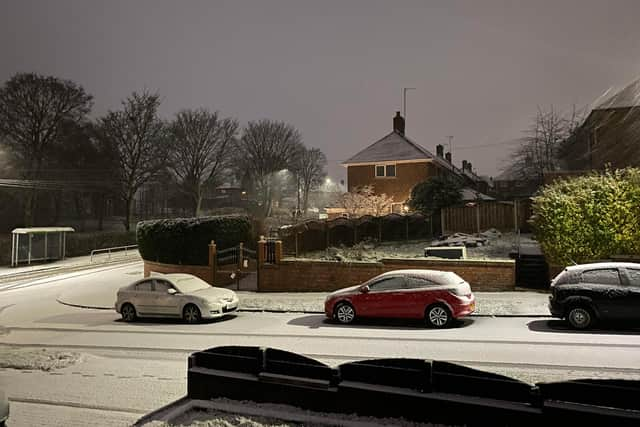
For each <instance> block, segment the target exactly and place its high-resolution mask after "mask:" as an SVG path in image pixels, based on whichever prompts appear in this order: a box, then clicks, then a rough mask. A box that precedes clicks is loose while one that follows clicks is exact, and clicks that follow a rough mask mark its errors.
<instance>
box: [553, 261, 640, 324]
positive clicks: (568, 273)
mask: <svg viewBox="0 0 640 427" xmlns="http://www.w3.org/2000/svg"><path fill="white" fill-rule="evenodd" d="M549 310H550V311H551V314H552V315H553V316H554V317H559V318H561V319H566V320H567V322H569V324H570V325H571V326H573V327H574V328H576V329H587V328H589V327H590V326H592V325H593V324H594V323H595V322H596V321H598V320H640V264H635V263H623V262H605V263H594V264H582V265H574V266H571V267H567V268H565V269H564V271H563V272H561V273H560V274H558V275H557V276H556V277H555V278H554V279H553V281H552V282H551V296H550V297H549Z"/></svg>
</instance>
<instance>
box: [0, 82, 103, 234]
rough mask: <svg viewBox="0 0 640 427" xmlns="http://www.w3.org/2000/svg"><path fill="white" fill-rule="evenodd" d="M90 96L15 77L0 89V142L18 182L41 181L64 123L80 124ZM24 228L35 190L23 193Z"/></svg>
mask: <svg viewBox="0 0 640 427" xmlns="http://www.w3.org/2000/svg"><path fill="white" fill-rule="evenodd" d="M91 106H92V96H91V95H89V94H87V93H86V92H85V91H84V89H83V88H82V87H81V86H79V85H77V84H75V83H74V82H72V81H70V80H61V79H58V78H56V77H47V76H41V75H38V74H33V73H29V74H16V75H15V76H13V77H12V78H11V79H9V80H8V81H7V82H6V83H5V85H4V86H3V87H2V88H0V139H1V140H2V141H4V143H5V144H6V145H7V147H8V148H9V149H10V150H11V154H12V155H13V157H14V158H15V159H16V160H17V162H18V164H19V166H20V168H21V170H22V173H21V178H23V179H30V180H36V179H40V178H41V176H40V175H41V172H42V169H43V167H44V162H45V160H46V158H47V156H48V155H49V154H50V152H51V148H52V145H53V144H54V142H55V141H56V140H57V139H58V137H59V134H60V129H61V125H62V123H64V122H75V123H78V122H81V121H82V120H83V119H84V118H85V117H86V115H87V113H88V112H89V111H90V110H91ZM26 194H27V196H26V200H25V204H24V207H25V212H24V222H25V226H30V225H32V223H33V216H34V206H35V204H36V190H35V189H34V190H29V191H27V193H26Z"/></svg>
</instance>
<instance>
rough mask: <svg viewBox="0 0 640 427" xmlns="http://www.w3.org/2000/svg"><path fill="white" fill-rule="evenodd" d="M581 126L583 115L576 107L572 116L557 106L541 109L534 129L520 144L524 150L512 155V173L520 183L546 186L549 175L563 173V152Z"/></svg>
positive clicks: (519, 149) (517, 150)
mask: <svg viewBox="0 0 640 427" xmlns="http://www.w3.org/2000/svg"><path fill="white" fill-rule="evenodd" d="M581 122H582V120H581V114H580V113H579V112H578V111H577V110H576V108H575V107H574V108H573V110H572V112H571V114H570V115H568V116H565V115H562V114H560V113H559V112H558V111H557V110H556V109H555V108H554V107H553V106H551V107H550V108H549V109H548V110H543V109H541V108H540V107H538V112H537V114H536V117H535V119H534V121H533V123H532V124H531V127H530V128H529V129H527V130H526V131H525V136H524V137H523V138H522V139H521V140H520V147H518V149H516V151H515V152H514V153H513V154H512V157H511V160H512V161H511V164H510V165H509V167H508V168H509V170H511V171H512V172H513V173H514V174H515V175H516V177H517V178H518V179H521V180H530V181H536V182H542V178H543V175H544V173H545V172H552V171H555V170H558V169H559V151H560V149H561V147H562V145H563V144H564V143H565V141H566V140H567V139H568V138H569V137H570V136H571V135H573V133H574V132H575V130H576V129H577V128H578V127H579V126H580V123H581Z"/></svg>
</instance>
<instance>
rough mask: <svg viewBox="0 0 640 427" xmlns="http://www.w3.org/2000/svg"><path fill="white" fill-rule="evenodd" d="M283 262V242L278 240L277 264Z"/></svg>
mask: <svg viewBox="0 0 640 427" xmlns="http://www.w3.org/2000/svg"><path fill="white" fill-rule="evenodd" d="M280 260H282V240H276V260H275V263H276V264H280Z"/></svg>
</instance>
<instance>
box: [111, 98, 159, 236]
mask: <svg viewBox="0 0 640 427" xmlns="http://www.w3.org/2000/svg"><path fill="white" fill-rule="evenodd" d="M159 105H160V97H159V95H157V94H150V93H148V92H143V93H141V94H138V93H136V92H134V93H133V94H132V95H131V96H129V97H128V98H127V99H126V100H124V101H123V102H122V107H123V108H122V110H120V111H109V112H108V113H107V115H106V116H105V117H104V118H102V119H101V120H100V124H101V136H102V138H103V139H104V142H105V143H106V144H108V145H109V147H110V148H111V150H112V153H113V155H114V157H115V162H116V165H117V178H118V182H119V187H120V188H119V190H120V197H122V199H123V201H124V202H125V209H126V212H125V219H124V227H125V229H126V230H127V231H129V230H130V228H131V214H132V208H133V200H134V197H135V195H136V192H137V191H138V190H139V189H140V188H141V187H142V186H143V185H144V184H145V183H147V182H148V181H149V180H150V179H151V178H152V177H153V176H154V175H155V174H156V173H157V172H158V171H160V170H161V169H163V168H164V167H165V165H166V156H167V146H168V144H167V142H168V138H167V132H166V125H165V124H164V123H163V122H162V120H160V118H159V117H158V107H159Z"/></svg>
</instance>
